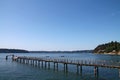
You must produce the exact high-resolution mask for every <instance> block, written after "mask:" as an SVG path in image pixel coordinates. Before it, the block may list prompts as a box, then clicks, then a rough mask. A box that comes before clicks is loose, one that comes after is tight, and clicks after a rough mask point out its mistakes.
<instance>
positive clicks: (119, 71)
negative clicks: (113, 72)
mask: <svg viewBox="0 0 120 80" xmlns="http://www.w3.org/2000/svg"><path fill="white" fill-rule="evenodd" d="M118 75H119V77H120V69H118Z"/></svg>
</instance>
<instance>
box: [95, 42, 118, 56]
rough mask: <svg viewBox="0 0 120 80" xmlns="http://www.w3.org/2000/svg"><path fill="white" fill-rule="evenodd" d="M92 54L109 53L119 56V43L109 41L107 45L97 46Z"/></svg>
mask: <svg viewBox="0 0 120 80" xmlns="http://www.w3.org/2000/svg"><path fill="white" fill-rule="evenodd" d="M93 52H94V53H109V54H119V55H120V42H117V41H115V42H114V41H111V42H109V43H105V44H101V45H98V46H97V47H96V48H95V49H94V51H93Z"/></svg>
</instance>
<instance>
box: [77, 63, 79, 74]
mask: <svg viewBox="0 0 120 80" xmlns="http://www.w3.org/2000/svg"><path fill="white" fill-rule="evenodd" d="M77 74H79V65H77Z"/></svg>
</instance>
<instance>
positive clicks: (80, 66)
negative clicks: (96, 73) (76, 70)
mask: <svg viewBox="0 0 120 80" xmlns="http://www.w3.org/2000/svg"><path fill="white" fill-rule="evenodd" d="M80 74H81V75H82V65H80Z"/></svg>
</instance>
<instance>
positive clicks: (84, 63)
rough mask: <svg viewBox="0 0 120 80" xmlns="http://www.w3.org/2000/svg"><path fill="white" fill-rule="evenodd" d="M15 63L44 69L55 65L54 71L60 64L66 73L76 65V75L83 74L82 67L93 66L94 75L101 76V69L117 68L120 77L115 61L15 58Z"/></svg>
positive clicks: (118, 64) (118, 65) (47, 57)
mask: <svg viewBox="0 0 120 80" xmlns="http://www.w3.org/2000/svg"><path fill="white" fill-rule="evenodd" d="M12 59H13V61H16V62H19V63H24V64H31V65H37V66H41V67H42V68H43V67H44V68H48V69H50V66H51V63H53V68H54V70H58V67H59V64H63V66H64V69H63V70H64V72H66V73H67V72H68V71H69V70H68V66H69V65H76V70H77V71H76V73H77V74H82V67H83V66H93V67H94V70H93V71H94V75H95V76H98V75H99V67H105V68H116V69H118V72H119V76H120V62H114V61H105V60H103V61H102V60H98V61H97V60H75V59H70V58H66V57H49V56H46V57H27V56H13V58H12Z"/></svg>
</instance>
